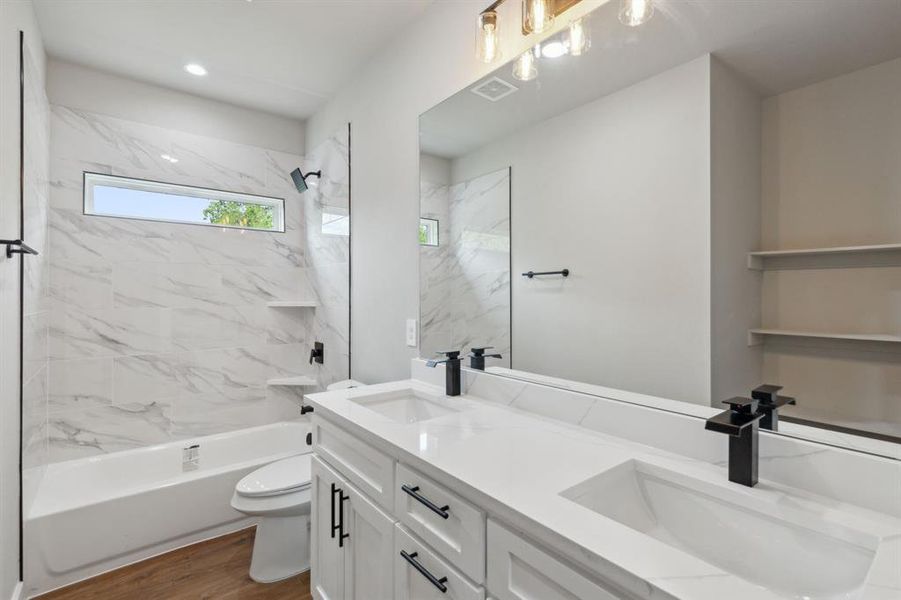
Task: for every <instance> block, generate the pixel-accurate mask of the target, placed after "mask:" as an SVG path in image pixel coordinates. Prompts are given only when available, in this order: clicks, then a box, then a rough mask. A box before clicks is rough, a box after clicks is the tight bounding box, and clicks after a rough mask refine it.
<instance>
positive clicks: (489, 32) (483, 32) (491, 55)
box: [476, 10, 500, 63]
mask: <svg viewBox="0 0 901 600" xmlns="http://www.w3.org/2000/svg"><path fill="white" fill-rule="evenodd" d="M476 56H477V57H478V59H479V60H480V61H482V62H483V63H492V62H494V61H495V60H497V59H498V57H499V56H500V36H499V32H498V28H497V13H496V12H494V11H493V10H489V11H486V12H483V13H482V14H480V15H479V20H478V29H477V30H476Z"/></svg>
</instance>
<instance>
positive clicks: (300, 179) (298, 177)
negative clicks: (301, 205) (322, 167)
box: [291, 169, 322, 194]
mask: <svg viewBox="0 0 901 600" xmlns="http://www.w3.org/2000/svg"><path fill="white" fill-rule="evenodd" d="M307 177H316V178H317V179H319V178H321V177H322V171H310V172H309V173H307V174H306V175H304V174H303V172H302V171H301V170H300V169H294V170H293V171H291V179H293V180H294V187H296V188H297V191H298V192H300V193H301V194H302V193H304V192H305V191H307V190H308V189H310V186H311V185H316V184H315V183H314V182H312V181H311V182H310V183H309V184H307Z"/></svg>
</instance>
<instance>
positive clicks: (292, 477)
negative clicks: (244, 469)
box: [235, 454, 312, 498]
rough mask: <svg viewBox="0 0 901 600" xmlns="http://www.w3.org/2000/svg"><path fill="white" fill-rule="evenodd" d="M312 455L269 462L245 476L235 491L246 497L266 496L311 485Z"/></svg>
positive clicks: (285, 492) (279, 494)
mask: <svg viewBox="0 0 901 600" xmlns="http://www.w3.org/2000/svg"><path fill="white" fill-rule="evenodd" d="M310 466H311V463H310V455H309V454H302V455H300V456H292V457H291V458H285V459H283V460H279V461H276V462H274V463H271V464H268V465H266V466H265V467H262V468H259V469H257V470H256V471H254V472H252V473H250V474H249V475H247V476H245V477H244V478H243V479H241V481H239V482H238V485H236V486H235V493H236V494H237V495H239V496H243V497H245V498H266V497H271V496H281V495H285V494H290V493H292V492H298V491H301V490H305V489H307V488H309V487H310V479H311V477H312V475H311V473H310Z"/></svg>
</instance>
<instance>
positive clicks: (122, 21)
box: [34, 0, 431, 119]
mask: <svg viewBox="0 0 901 600" xmlns="http://www.w3.org/2000/svg"><path fill="white" fill-rule="evenodd" d="M430 1H431V0H253V1H249V0H215V1H211V0H179V1H173V0H166V1H159V0H35V2H34V3H35V7H36V11H37V16H38V22H39V24H40V27H41V33H42V34H43V37H44V44H45V47H46V50H47V53H48V54H49V55H50V56H51V57H53V58H58V59H62V60H66V61H70V62H74V63H78V64H82V65H86V66H89V67H94V68H97V69H101V70H104V71H108V72H111V73H115V74H118V75H123V76H126V77H130V78H133V79H139V80H141V81H147V82H150V83H155V84H158V85H162V86H166V87H169V88H173V89H176V90H180V91H183V92H188V93H192V94H196V95H199V96H205V97H208V98H213V99H216V100H221V101H225V102H229V103H232V104H237V105H239V106H245V107H248V108H254V109H257V110H262V111H265V112H269V113H273V114H278V115H282V116H286V117H291V118H296V119H305V118H307V117H309V116H310V115H312V114H313V113H314V112H316V110H317V109H318V108H319V107H321V106H322V105H323V103H324V102H326V101H327V100H328V99H329V98H330V97H332V96H333V95H334V94H335V93H336V92H337V91H338V90H339V89H340V87H341V85H342V84H343V83H344V82H345V81H347V80H348V79H349V78H350V77H351V76H352V75H353V74H354V73H355V72H356V71H357V70H358V69H359V68H361V67H362V66H363V65H364V63H365V62H366V60H367V59H368V58H369V57H370V56H371V55H372V54H373V53H374V52H375V51H376V50H378V49H379V48H380V47H381V46H383V45H385V44H387V43H388V42H389V41H390V40H391V39H392V38H393V37H394V36H396V35H398V34H399V33H400V31H401V30H402V29H403V28H404V27H405V26H406V25H407V24H408V23H410V22H411V21H412V20H413V19H415V18H416V17H417V16H418V15H419V14H420V13H421V12H422V11H423V9H424V8H425V7H426V5H428V4H429V2H430ZM189 62H197V63H200V64H202V65H203V66H205V67H206V68H207V70H208V71H209V74H208V75H207V76H206V77H195V76H192V75H189V74H187V73H185V71H184V70H183V67H184V65H185V64H187V63H189Z"/></svg>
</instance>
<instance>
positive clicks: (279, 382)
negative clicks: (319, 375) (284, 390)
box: [266, 375, 318, 387]
mask: <svg viewBox="0 0 901 600" xmlns="http://www.w3.org/2000/svg"><path fill="white" fill-rule="evenodd" d="M266 385H269V386H291V387H312V386H315V385H318V382H317V381H316V380H315V379H313V378H312V377H309V376H307V375H295V376H294V377H277V378H275V379H270V380H268V381H267V382H266Z"/></svg>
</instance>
